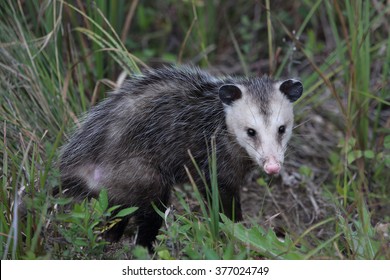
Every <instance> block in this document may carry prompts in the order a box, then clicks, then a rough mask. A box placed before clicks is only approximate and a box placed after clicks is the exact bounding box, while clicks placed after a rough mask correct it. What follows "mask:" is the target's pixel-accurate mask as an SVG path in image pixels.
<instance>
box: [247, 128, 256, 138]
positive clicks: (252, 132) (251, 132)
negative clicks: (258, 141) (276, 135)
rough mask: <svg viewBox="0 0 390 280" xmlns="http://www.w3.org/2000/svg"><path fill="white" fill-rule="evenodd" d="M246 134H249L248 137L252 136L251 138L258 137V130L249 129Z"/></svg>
mask: <svg viewBox="0 0 390 280" xmlns="http://www.w3.org/2000/svg"><path fill="white" fill-rule="evenodd" d="M246 132H247V133H248V136H250V137H254V136H256V130H254V129H253V128H248V130H247V131H246Z"/></svg>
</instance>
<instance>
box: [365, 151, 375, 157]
mask: <svg viewBox="0 0 390 280" xmlns="http://www.w3.org/2000/svg"><path fill="white" fill-rule="evenodd" d="M364 157H365V158H367V159H373V158H374V157H375V153H374V151H372V150H367V151H364Z"/></svg>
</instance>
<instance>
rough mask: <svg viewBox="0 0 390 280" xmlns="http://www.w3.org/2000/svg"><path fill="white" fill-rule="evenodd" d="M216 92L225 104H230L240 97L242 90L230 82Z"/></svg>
mask: <svg viewBox="0 0 390 280" xmlns="http://www.w3.org/2000/svg"><path fill="white" fill-rule="evenodd" d="M218 94H219V98H220V99H221V100H222V102H223V103H224V104H226V105H231V104H232V103H233V102H234V101H236V100H237V99H240V98H241V96H242V92H241V90H240V88H239V87H238V86H236V85H232V84H227V85H223V86H221V87H220V88H219V91H218Z"/></svg>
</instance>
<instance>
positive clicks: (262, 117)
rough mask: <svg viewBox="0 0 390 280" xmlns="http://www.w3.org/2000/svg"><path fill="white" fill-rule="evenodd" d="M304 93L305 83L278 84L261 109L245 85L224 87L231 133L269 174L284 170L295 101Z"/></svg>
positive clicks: (227, 118) (293, 81) (290, 81)
mask: <svg viewBox="0 0 390 280" xmlns="http://www.w3.org/2000/svg"><path fill="white" fill-rule="evenodd" d="M301 94H302V84H301V83H300V82H299V81H297V80H287V81H284V82H281V83H275V84H274V88H273V92H271V93H270V94H269V97H268V99H267V103H268V104H265V106H264V104H263V106H262V107H263V108H262V109H261V106H259V102H258V100H257V101H256V102H255V101H254V99H253V95H251V94H250V93H248V90H247V88H246V87H245V86H242V85H224V86H222V87H221V88H220V91H219V95H220V98H221V100H222V102H223V103H224V105H225V114H226V124H227V127H228V130H229V132H230V133H232V134H233V135H235V137H236V140H237V142H238V143H239V144H240V145H241V146H242V147H243V148H244V149H245V150H246V152H247V153H248V155H249V156H250V157H251V158H252V160H253V161H254V162H256V163H257V164H258V165H260V166H262V167H263V169H264V171H265V172H266V173H267V174H278V173H279V172H280V169H281V167H282V164H283V161H284V153H285V151H286V148H287V143H288V141H289V139H290V137H291V132H292V128H293V122H294V115H293V107H292V102H294V101H295V100H297V99H298V98H299V97H300V96H301ZM264 108H266V110H264Z"/></svg>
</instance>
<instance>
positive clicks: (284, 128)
mask: <svg viewBox="0 0 390 280" xmlns="http://www.w3.org/2000/svg"><path fill="white" fill-rule="evenodd" d="M278 132H279V134H284V133H285V132H286V126H284V125H281V126H279V130H278Z"/></svg>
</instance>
